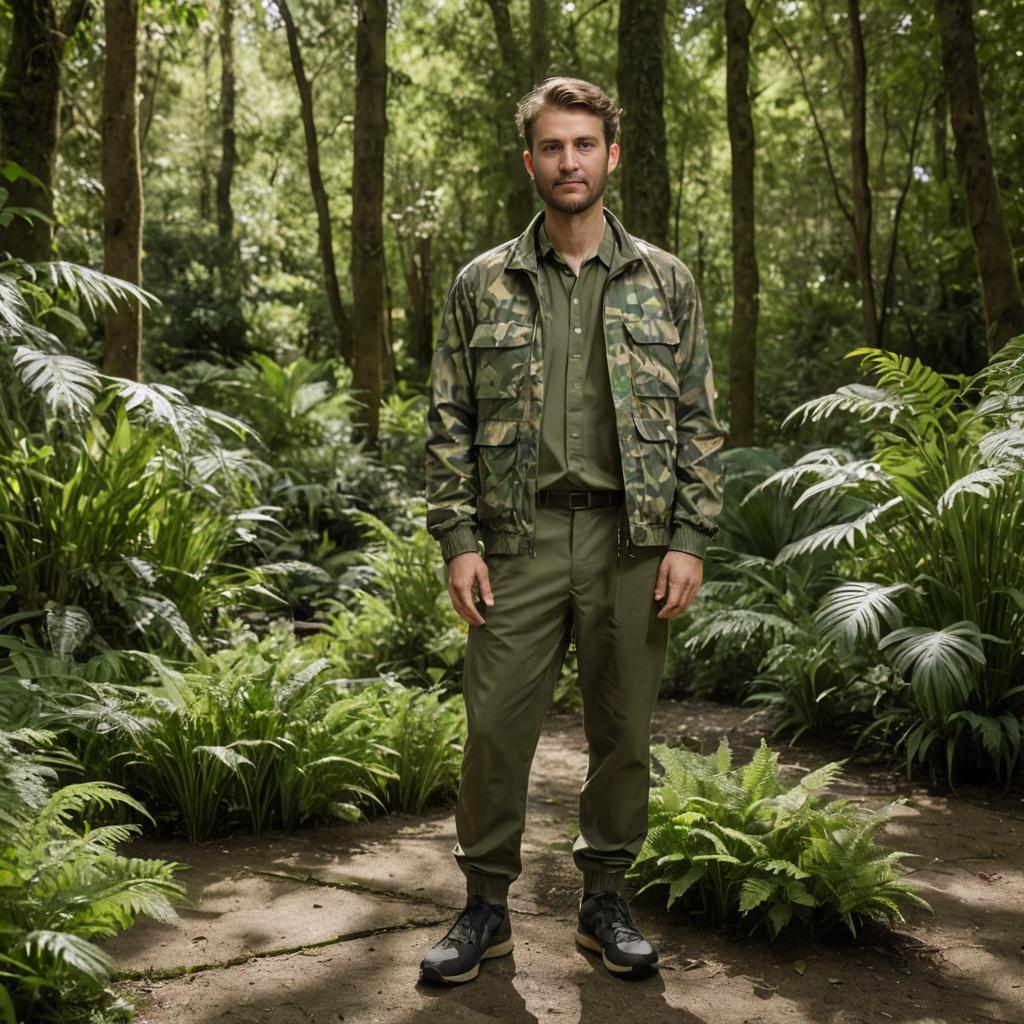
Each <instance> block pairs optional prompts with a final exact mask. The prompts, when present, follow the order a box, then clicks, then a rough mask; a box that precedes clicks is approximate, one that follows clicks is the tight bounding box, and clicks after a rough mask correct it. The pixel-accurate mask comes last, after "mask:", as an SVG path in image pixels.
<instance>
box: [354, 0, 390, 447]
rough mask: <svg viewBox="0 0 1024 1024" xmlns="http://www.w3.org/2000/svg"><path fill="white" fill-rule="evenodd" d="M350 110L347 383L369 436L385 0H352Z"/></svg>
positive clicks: (377, 297) (378, 269) (373, 422)
mask: <svg viewBox="0 0 1024 1024" xmlns="http://www.w3.org/2000/svg"><path fill="white" fill-rule="evenodd" d="M356 11H357V21H356V103H355V107H356V112H355V125H354V129H353V153H352V164H353V171H352V321H353V333H354V337H355V347H354V352H353V355H354V363H353V368H352V384H353V387H354V388H355V390H356V392H357V393H358V396H359V399H360V401H362V402H363V403H364V405H363V407H362V408H361V409H360V410H359V413H358V418H359V421H360V422H361V424H362V425H363V426H364V427H365V431H366V436H367V438H368V439H369V440H370V441H371V442H375V441H376V438H377V431H378V425H379V417H380V398H381V366H382V363H383V356H384V343H385V336H384V330H385V313H384V296H385V285H384V221H383V216H384V139H385V136H386V135H387V127H388V126H387V103H386V101H387V81H388V65H387V28H388V4H387V0H357V5H356Z"/></svg>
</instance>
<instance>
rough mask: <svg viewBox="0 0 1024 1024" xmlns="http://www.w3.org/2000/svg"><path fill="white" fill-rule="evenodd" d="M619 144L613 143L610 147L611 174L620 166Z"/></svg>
mask: <svg viewBox="0 0 1024 1024" xmlns="http://www.w3.org/2000/svg"><path fill="white" fill-rule="evenodd" d="M619 152H620V150H619V144H618V143H617V142H613V143H612V144H611V145H610V146H609V147H608V173H609V174H611V172H612V171H614V170H615V168H616V167H618V166H619Z"/></svg>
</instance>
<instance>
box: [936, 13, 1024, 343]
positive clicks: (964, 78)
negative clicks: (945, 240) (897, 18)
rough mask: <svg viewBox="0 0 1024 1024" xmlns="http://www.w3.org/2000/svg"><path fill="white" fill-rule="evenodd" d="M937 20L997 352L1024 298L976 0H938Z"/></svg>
mask: <svg viewBox="0 0 1024 1024" xmlns="http://www.w3.org/2000/svg"><path fill="white" fill-rule="evenodd" d="M935 20H936V22H937V23H938V26H939V34H940V36H941V38H942V69H943V72H944V76H945V86H946V92H947V94H948V96H949V113H950V120H951V121H952V123H953V136H954V138H955V139H956V147H955V151H956V163H957V168H958V169H959V171H960V176H961V177H962V178H963V181H964V187H965V189H966V192H967V212H968V219H969V221H970V225H971V235H972V237H973V239H974V252H975V257H976V259H977V262H978V276H979V278H980V280H981V301H982V305H983V306H984V309H985V323H986V326H987V330H986V344H987V346H988V351H989V352H990V353H992V352H996V351H998V350H999V349H1000V348H1002V346H1003V345H1005V344H1006V342H1007V341H1009V340H1010V338H1012V337H1015V336H1016V335H1018V334H1024V304H1022V303H1021V294H1020V282H1019V280H1018V278H1017V268H1016V265H1015V263H1014V257H1013V246H1012V245H1011V244H1010V234H1009V231H1008V230H1007V227H1006V218H1005V216H1004V215H1003V204H1002V201H1001V199H1000V197H999V188H998V186H997V185H996V178H995V172H994V171H993V168H992V147H991V146H990V145H989V140H988V126H987V124H986V121H985V104H984V102H983V101H982V98H981V84H980V81H979V76H978V58H977V52H976V41H975V35H974V12H973V10H972V5H971V0H935Z"/></svg>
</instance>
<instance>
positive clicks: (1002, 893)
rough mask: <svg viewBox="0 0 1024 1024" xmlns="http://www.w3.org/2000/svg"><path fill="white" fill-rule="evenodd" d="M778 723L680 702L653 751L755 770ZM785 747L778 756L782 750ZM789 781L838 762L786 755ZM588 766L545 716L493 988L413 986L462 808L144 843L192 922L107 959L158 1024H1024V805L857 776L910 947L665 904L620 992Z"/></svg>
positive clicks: (454, 884) (158, 928)
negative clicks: (598, 933) (766, 931)
mask: <svg viewBox="0 0 1024 1024" xmlns="http://www.w3.org/2000/svg"><path fill="white" fill-rule="evenodd" d="M766 721H767V719H766V718H765V717H764V714H763V713H761V712H756V713H754V714H751V713H750V711H749V710H747V709H742V708H734V707H725V706H722V705H717V704H712V703H708V702H705V701H699V700H682V701H663V702H662V703H661V704H660V705H659V708H658V711H657V714H656V717H655V734H656V736H655V738H656V739H657V740H667V741H668V742H670V743H678V742H682V741H686V742H687V743H690V744H693V743H699V744H702V748H703V749H704V750H705V751H710V750H712V749H713V748H714V747H715V746H717V743H718V739H719V737H720V736H721V735H726V736H728V738H729V742H730V744H731V745H732V747H733V749H734V751H736V754H737V760H739V759H741V758H743V759H745V757H746V756H749V753H750V752H751V751H752V750H753V748H755V747H756V746H757V744H758V742H759V740H760V737H761V735H762V732H763V731H764V726H765V723H766ZM773 746H777V745H776V744H773ZM782 751H783V753H782V758H781V760H782V762H784V764H785V765H786V771H787V772H792V773H794V774H799V773H802V772H803V771H806V770H810V769H812V768H814V767H817V766H818V765H820V764H822V763H824V762H825V761H827V760H829V759H831V758H834V757H835V755H834V753H833V754H830V753H829V752H828V751H827V750H819V749H816V748H815V747H808V746H802V747H799V748H794V749H792V750H790V749H787V748H785V747H783V748H782ZM585 771H586V746H585V741H584V738H583V733H582V728H581V724H580V721H579V719H578V718H577V717H575V716H572V715H565V714H553V715H552V716H550V717H549V719H548V722H547V725H546V728H545V733H544V736H543V738H542V740H541V745H540V748H539V750H538V752H537V758H536V761H535V762H534V769H533V776H532V780H531V791H530V801H529V816H528V823H527V830H526V834H525V836H524V840H523V860H524V871H523V875H522V876H521V878H520V879H519V880H518V881H517V882H516V884H515V885H514V886H513V889H512V893H511V897H510V905H511V909H512V928H513V936H514V938H515V940H516V947H515V950H514V952H513V953H512V954H511V955H510V956H508V957H504V958H501V959H498V960H492V961H487V962H485V963H484V964H483V966H482V969H481V973H480V976H479V977H478V978H477V980H476V981H473V982H470V983H469V984H466V985H460V986H455V987H451V988H447V987H442V988H438V987H435V986H432V985H427V984H424V983H422V982H419V981H418V964H419V960H420V958H421V957H422V955H423V953H424V952H425V950H426V949H427V947H429V946H430V945H431V944H432V943H433V942H434V941H436V939H437V938H439V937H440V936H441V935H442V934H444V932H445V931H446V930H447V928H448V926H449V925H450V923H451V921H452V920H453V919H454V915H455V913H456V912H457V910H458V909H460V908H461V907H462V905H463V903H464V895H463V892H464V891H463V887H462V876H461V874H460V873H459V871H458V869H457V867H456V865H455V861H454V858H453V857H452V855H451V849H452V846H453V845H454V842H455V834H454V821H453V817H452V812H451V810H450V809H449V810H446V811H444V812H440V813H434V814H432V815H428V816H424V817H416V818H413V817H405V816H393V817H391V818H387V819H379V820H376V821H373V822H368V823H365V824H360V825H341V826H335V827H330V828H320V829H308V830H303V831H300V832H295V833H292V834H289V835H284V834H274V835H270V836H264V837H260V838H253V837H241V838H237V839H228V840H218V841H213V842H209V843H206V844H202V845H190V844H187V843H173V842H151V841H139V842H136V843H134V844H132V847H131V853H132V854H133V855H137V856H159V857H165V858H169V859H173V860H176V861H180V862H185V863H188V864H190V865H192V870H191V871H189V872H187V873H185V874H184V875H183V880H184V881H185V883H186V884H187V886H188V889H189V894H190V896H191V899H192V901H193V905H192V906H191V907H190V908H188V909H184V910H183V911H182V913H181V922H180V924H179V925H178V926H177V927H176V928H170V927H167V926H164V925H159V924H156V923H154V922H151V921H143V922H141V923H140V924H139V925H138V926H136V927H135V928H133V929H132V930H131V931H129V932H127V933H125V934H124V935H121V936H119V937H118V938H117V939H116V940H113V941H110V942H107V943H106V944H105V946H106V948H107V949H108V951H110V952H111V953H112V955H113V956H114V957H115V959H116V961H117V963H118V965H119V968H120V971H121V974H120V976H119V977H120V982H119V984H120V985H121V986H122V987H123V988H126V989H128V990H129V991H131V992H132V993H133V994H134V997H135V998H136V1001H137V1006H138V1011H139V1012H138V1019H139V1021H140V1022H144V1024H213V1022H218V1024H337V1022H346V1024H351V1022H358V1024H384V1022H387V1024H412V1022H421V1021H422V1022H426V1021H437V1022H439V1024H442V1022H443V1024H449V1022H450V1024H460V1022H483V1021H494V1020H499V1021H502V1022H512V1024H528V1022H529V1024H538V1022H541V1021H545V1022H546V1021H554V1020H561V1019H565V1020H566V1021H570V1022H573V1024H575V1022H579V1024H626V1022H633V1021H637V1022H644V1024H662V1022H669V1021H671V1022H673V1024H869V1022H870V1024H876V1022H878V1024H881V1022H887V1021H897V1022H903V1024H939V1022H941V1024H975V1022H983V1021H984V1022H988V1021H1003V1022H1012V1024H1024V976H1022V970H1021V968H1022V966H1024V947H1022V945H1021V943H1022V942H1024V934H1022V932H1024V851H1022V847H1021V838H1022V835H1024V799H1022V798H1021V797H1020V796H1016V795H1015V796H1007V797H1003V796H1000V795H999V794H997V793H994V792H991V791H988V790H984V789H961V790H960V795H959V797H957V798H953V797H950V796H947V795H945V794H943V793H941V792H938V791H936V792H932V791H930V790H929V789H928V788H927V787H925V786H920V785H910V784H908V783H907V782H906V779H905V776H903V775H901V774H900V773H899V772H898V771H896V772H893V771H887V770H881V769H878V768H873V767H867V766H857V765H855V764H853V763H850V764H848V765H847V768H846V771H845V773H844V777H843V779H842V780H841V781H840V782H839V783H838V784H837V785H835V786H833V787H832V789H831V790H830V795H832V796H845V797H847V798H849V799H853V800H858V801H860V802H863V803H864V804H865V805H866V806H870V807H877V806H880V805H881V804H883V803H886V802H887V801H889V800H891V799H893V798H895V797H898V796H905V797H907V802H906V803H905V804H903V805H902V806H899V807H896V808H893V810H892V822H891V824H890V825H889V827H888V828H887V829H886V830H885V831H884V832H883V833H882V837H881V839H882V842H884V843H885V845H887V846H891V847H896V848H899V849H903V850H908V851H911V852H912V853H915V854H918V855H919V856H918V857H917V858H916V859H912V860H911V861H910V862H909V863H910V864H911V865H912V867H913V872H912V875H911V876H910V877H911V880H912V881H914V882H915V883H916V884H917V885H918V886H919V887H920V889H919V891H920V892H921V895H923V896H924V898H925V899H927V900H928V902H929V903H930V904H931V905H932V907H933V908H934V915H931V914H929V913H928V912H927V911H925V910H924V909H921V908H917V907H909V908H907V910H906V915H907V923H906V925H905V926H901V927H900V928H899V929H898V931H897V933H896V936H895V938H893V939H891V940H888V941H885V942H879V943H878V944H875V945H867V946H846V947H838V946H831V947H829V946H822V945H813V944H810V943H808V942H806V941H803V940H800V939H787V938H786V937H785V936H783V937H782V938H780V940H779V941H778V942H777V943H776V944H775V946H774V947H772V946H771V945H770V944H769V943H768V942H767V941H766V940H765V939H763V938H757V939H728V938H725V937H723V936H721V935H718V934H715V933H713V932H710V931H708V930H706V929H703V928H701V927H700V926H699V925H697V924H695V923H691V922H688V921H687V918H686V915H685V914H683V913H680V912H678V911H672V912H668V911H666V910H665V908H664V898H663V897H662V896H660V895H659V894H658V893H657V891H655V890H652V891H649V892H647V893H644V894H643V895H642V896H639V897H637V898H635V899H633V900H632V901H631V902H632V905H633V909H634V916H635V917H636V918H637V921H638V923H639V924H640V926H641V928H642V929H643V930H644V932H645V934H646V935H647V937H648V938H649V939H650V940H651V941H652V942H653V943H654V944H655V945H656V947H657V948H658V950H659V953H660V956H661V970H660V971H659V972H658V973H657V974H656V975H655V976H653V977H651V978H647V979H642V980H637V981H629V980H622V979H619V978H616V977H613V976H611V975H610V974H609V973H608V972H607V971H605V969H604V968H603V967H602V966H601V964H600V961H599V959H598V958H597V957H595V956H594V955H593V954H589V953H586V952H585V951H582V950H580V949H578V948H577V947H576V946H575V944H574V942H573V930H574V927H575V911H576V901H577V899H578V893H579V876H578V874H577V872H576V869H575V868H574V866H573V864H572V859H571V855H570V853H569V846H570V842H569V840H570V836H571V833H572V829H573V826H574V823H575V819H576V814H577V797H578V793H579V786H580V784H581V783H582V780H583V777H584V774H585Z"/></svg>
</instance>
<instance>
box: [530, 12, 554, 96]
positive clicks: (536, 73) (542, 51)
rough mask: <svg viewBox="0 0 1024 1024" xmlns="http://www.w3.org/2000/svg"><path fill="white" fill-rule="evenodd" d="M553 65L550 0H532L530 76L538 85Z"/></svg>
mask: <svg viewBox="0 0 1024 1024" xmlns="http://www.w3.org/2000/svg"><path fill="white" fill-rule="evenodd" d="M550 67H551V34H550V32H548V0H530V76H531V78H532V79H533V84H534V85H537V84H538V83H539V82H541V81H542V80H543V79H545V78H547V75H548V70H549V68H550Z"/></svg>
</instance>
